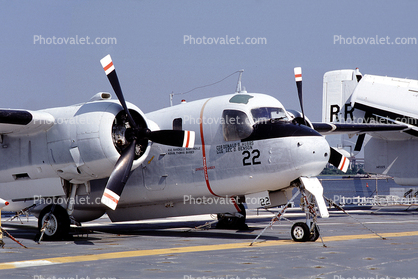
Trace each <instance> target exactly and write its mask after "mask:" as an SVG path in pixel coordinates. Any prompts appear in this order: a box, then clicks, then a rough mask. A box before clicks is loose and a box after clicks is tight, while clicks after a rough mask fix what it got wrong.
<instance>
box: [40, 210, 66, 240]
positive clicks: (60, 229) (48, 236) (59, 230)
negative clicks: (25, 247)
mask: <svg viewBox="0 0 418 279" xmlns="http://www.w3.org/2000/svg"><path fill="white" fill-rule="evenodd" d="M70 223H71V221H70V217H69V216H68V213H67V211H66V210H65V209H64V208H63V207H62V206H60V205H58V204H52V205H48V206H47V207H45V208H44V209H43V210H42V211H41V213H40V215H39V219H38V228H39V233H38V234H37V235H36V238H35V240H36V241H37V242H38V243H39V242H40V241H41V240H43V239H44V240H61V239H65V238H66V237H68V232H69V231H70Z"/></svg>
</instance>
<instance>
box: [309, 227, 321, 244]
mask: <svg viewBox="0 0 418 279" xmlns="http://www.w3.org/2000/svg"><path fill="white" fill-rule="evenodd" d="M318 238H319V231H318V228H317V227H316V226H315V228H314V230H313V233H311V236H310V237H309V241H313V242H315V241H317V239H318Z"/></svg>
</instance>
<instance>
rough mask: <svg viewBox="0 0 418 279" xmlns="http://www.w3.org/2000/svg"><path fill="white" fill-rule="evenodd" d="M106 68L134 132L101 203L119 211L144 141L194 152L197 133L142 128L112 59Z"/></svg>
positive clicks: (129, 134)
mask: <svg viewBox="0 0 418 279" xmlns="http://www.w3.org/2000/svg"><path fill="white" fill-rule="evenodd" d="M100 63H101V64H102V67H103V69H104V71H105V73H106V75H107V77H108V79H109V82H110V84H111V85H112V88H113V91H114V92H115V94H116V96H117V97H118V100H119V102H120V104H121V105H122V107H123V109H124V112H125V114H126V116H127V119H128V122H129V125H130V128H128V129H127V130H126V139H127V141H128V142H130V143H129V145H128V146H127V147H126V148H125V149H123V151H122V154H121V156H120V157H119V159H118V161H117V162H116V164H115V168H114V169H113V171H112V173H111V174H110V177H109V180H108V182H107V185H106V188H105V191H104V193H103V196H102V199H101V202H102V203H103V204H104V205H106V206H108V207H109V208H111V209H113V210H115V209H116V206H117V204H118V202H119V199H120V195H121V194H122V191H123V188H124V187H125V184H126V182H127V181H128V179H129V176H130V174H131V168H132V165H133V161H134V159H135V155H136V154H135V152H136V145H137V142H139V141H140V140H142V139H147V140H150V141H152V142H156V143H160V144H164V145H171V146H177V147H187V148H193V146H194V139H195V133H194V132H193V131H181V130H159V131H151V130H150V129H148V128H147V127H145V128H143V127H140V126H139V125H138V124H137V123H136V122H135V120H134V118H133V117H132V115H131V113H130V112H129V109H128V107H127V105H126V102H125V98H124V97H123V94H122V89H121V87H120V84H119V79H118V76H117V74H116V70H115V66H114V65H113V62H112V58H111V57H110V55H107V56H105V57H104V58H102V59H101V60H100Z"/></svg>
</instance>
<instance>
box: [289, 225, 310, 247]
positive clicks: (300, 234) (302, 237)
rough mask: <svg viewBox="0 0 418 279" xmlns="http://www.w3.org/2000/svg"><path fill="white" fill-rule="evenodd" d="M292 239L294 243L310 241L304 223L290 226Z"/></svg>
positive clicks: (307, 228)
mask: <svg viewBox="0 0 418 279" xmlns="http://www.w3.org/2000/svg"><path fill="white" fill-rule="evenodd" d="M291 234H292V238H293V240H294V241H296V242H306V241H308V240H309V239H310V237H311V233H310V231H309V227H308V225H306V223H302V222H298V223H295V224H294V225H293V226H292V230H291Z"/></svg>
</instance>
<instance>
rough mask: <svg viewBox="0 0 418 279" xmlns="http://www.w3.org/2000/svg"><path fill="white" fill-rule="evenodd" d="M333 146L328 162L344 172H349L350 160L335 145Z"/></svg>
mask: <svg viewBox="0 0 418 279" xmlns="http://www.w3.org/2000/svg"><path fill="white" fill-rule="evenodd" d="M330 148H331V156H329V160H328V162H329V163H330V164H332V165H333V166H335V167H336V168H338V169H339V170H340V171H342V172H347V169H348V165H350V160H349V159H348V158H347V157H345V156H344V155H343V154H341V153H340V152H338V150H337V149H335V148H334V147H330Z"/></svg>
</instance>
